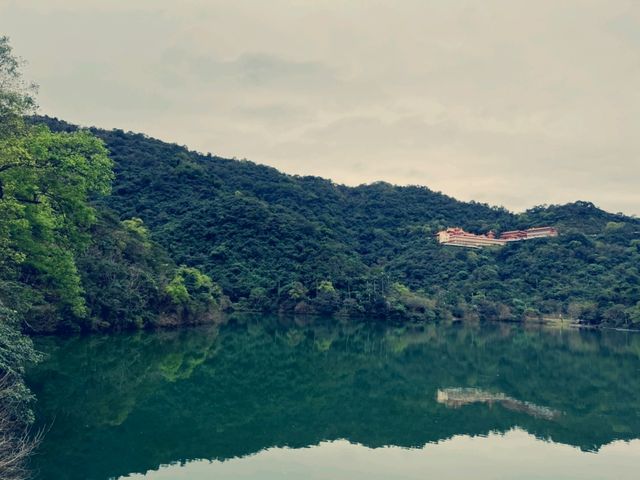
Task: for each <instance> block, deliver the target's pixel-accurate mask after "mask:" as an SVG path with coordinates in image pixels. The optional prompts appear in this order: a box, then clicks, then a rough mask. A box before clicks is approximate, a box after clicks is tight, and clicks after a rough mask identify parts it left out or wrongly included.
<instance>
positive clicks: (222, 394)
mask: <svg viewBox="0 0 640 480" xmlns="http://www.w3.org/2000/svg"><path fill="white" fill-rule="evenodd" d="M47 343H51V345H46V344H47ZM40 347H41V348H42V349H44V350H46V351H50V352H51V356H50V358H49V360H48V361H47V362H45V363H44V364H42V365H41V366H39V367H38V369H37V370H36V371H34V372H33V374H32V377H31V378H32V384H33V385H34V388H35V390H36V393H37V395H38V398H39V406H38V408H39V412H38V413H39V416H40V418H41V420H42V421H44V422H46V421H47V419H52V418H54V417H55V418H56V420H55V423H54V424H53V427H52V429H51V431H50V433H49V435H48V437H47V439H46V440H45V443H44V445H43V448H42V451H41V455H40V456H39V457H38V459H37V460H38V462H39V466H40V468H41V469H42V470H46V471H51V472H52V475H53V474H55V475H56V476H55V477H53V476H52V477H51V478H57V479H61V480H64V479H75V478H78V479H79V478H83V479H84V478H87V479H91V478H108V477H112V476H117V475H119V474H125V473H129V472H135V471H138V472H139V471H145V470H147V469H150V468H155V467H157V466H158V465H160V464H165V463H169V462H172V461H176V460H184V459H191V458H209V459H213V458H217V459H227V458H232V457H237V456H244V455H248V454H251V453H255V452H257V451H260V450H262V449H264V448H267V447H273V446H289V447H292V448H297V447H304V446H308V445H313V444H316V443H318V442H319V441H322V440H332V439H336V438H347V439H349V440H351V441H354V442H358V443H362V444H364V445H366V446H370V447H378V446H383V445H399V446H404V447H420V446H422V445H424V444H425V443H426V442H432V441H438V440H442V439H445V438H449V437H451V436H452V435H456V434H470V435H479V434H486V433H487V432H489V431H492V430H494V431H506V430H509V429H511V428H513V427H514V426H516V425H517V426H520V427H522V428H524V429H526V430H527V431H529V432H530V433H532V434H534V435H536V436H538V437H539V438H545V439H551V440H554V441H557V442H564V443H568V444H572V445H576V446H579V447H581V448H583V449H597V448H599V446H600V445H602V444H605V443H608V442H611V441H612V440H614V439H630V438H634V437H637V436H640V419H639V418H638V417H637V414H636V412H637V411H640V399H639V398H638V397H637V392H638V391H640V378H638V376H637V375H636V372H637V370H638V367H639V366H640V355H639V352H640V336H638V335H631V334H626V333H621V332H585V331H576V330H571V331H567V330H555V331H550V330H541V329H530V330H525V329H522V328H520V327H511V326H509V325H505V324H499V325H485V326H482V325H474V326H452V327H445V326H435V325H428V326H424V328H423V327H406V326H405V327H391V326H390V327H385V328H383V327H380V326H376V325H372V324H355V323H347V324H341V325H336V324H335V323H333V324H332V323H329V322H322V321H316V322H311V321H308V320H306V321H305V320H301V319H286V318H284V319H282V318H281V319H270V320H269V319H265V318H260V319H253V318H250V317H248V318H239V319H236V321H235V323H234V324H233V325H228V326H223V327H219V328H208V327H203V328H197V329H193V330H183V331H173V332H159V333H151V334H149V333H139V334H135V335H116V336H109V337H97V336H96V337H88V338H76V339H69V340H66V341H59V340H53V339H45V340H42V341H41V345H40ZM442 385H461V386H463V387H464V388H465V389H474V390H475V391H478V392H502V393H501V394H500V395H501V396H500V398H497V397H494V399H493V401H498V402H499V403H501V405H502V406H504V407H505V408H494V409H488V408H486V407H485V406H483V404H479V403H470V404H468V405H467V406H466V407H465V408H461V409H457V410H451V409H448V408H446V406H445V405H443V404H441V403H438V402H437V401H436V400H435V396H436V392H437V390H438V388H440V387H441V386H442ZM634 392H635V393H634ZM493 395H496V394H493ZM525 400H526V401H525ZM540 406H544V407H540ZM544 408H548V409H549V412H555V411H562V412H563V414H562V415H561V416H554V421H553V422H549V421H548V420H547V418H548V417H549V416H550V414H549V413H548V412H547V413H545V412H546V410H544ZM105 452H108V454H106V453H105ZM72 463H73V464H74V465H81V466H79V467H78V470H77V471H76V472H74V473H70V472H69V471H68V470H69V469H68V465H69V464H72ZM82 465H84V466H85V467H83V466H82Z"/></svg>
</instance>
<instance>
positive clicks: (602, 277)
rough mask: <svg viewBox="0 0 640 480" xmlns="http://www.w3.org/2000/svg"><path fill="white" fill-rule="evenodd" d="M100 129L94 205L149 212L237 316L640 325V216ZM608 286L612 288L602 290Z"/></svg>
mask: <svg viewBox="0 0 640 480" xmlns="http://www.w3.org/2000/svg"><path fill="white" fill-rule="evenodd" d="M36 121H39V122H44V123H46V124H47V125H48V126H49V127H50V128H52V129H53V130H65V131H70V130H74V129H76V127H74V126H72V125H70V124H68V123H66V122H63V121H60V120H58V119H52V118H47V117H41V118H39V119H36ZM90 131H91V132H92V133H93V134H95V135H97V136H98V137H100V138H101V139H102V140H103V141H105V143H106V145H107V147H108V149H109V150H110V152H111V157H112V158H113V160H114V162H115V173H116V180H115V182H114V185H113V192H112V194H111V195H110V196H108V197H104V198H101V199H98V200H97V205H99V206H101V207H102V208H107V209H112V210H114V211H115V212H117V214H118V215H119V216H120V217H121V219H125V218H131V217H136V218H141V219H142V220H143V221H144V223H145V225H147V226H148V228H149V229H150V232H151V236H152V238H153V239H154V240H156V241H157V242H158V243H160V244H161V245H162V246H163V247H164V248H165V249H167V251H168V252H169V254H170V256H171V257H172V258H173V259H174V260H175V261H176V262H177V263H178V264H185V265H189V266H195V267H197V268H200V269H202V270H203V271H204V272H206V273H207V274H208V275H210V276H211V277H212V278H213V279H214V280H215V281H217V282H219V283H220V285H221V287H222V289H223V290H224V292H225V293H226V294H227V295H229V297H230V298H231V300H232V301H233V302H234V303H235V304H236V308H240V309H250V310H262V311H281V312H287V311H291V312H297V313H321V314H343V315H360V314H363V315H373V316H382V317H389V316H391V317H394V316H399V317H404V316H409V317H416V318H427V319H429V318H431V319H434V318H440V319H452V318H453V319H456V318H499V319H522V318H529V317H536V316H537V317H541V316H562V315H566V316H569V317H574V318H579V319H580V320H583V321H586V322H589V323H602V322H605V318H604V314H605V312H606V311H610V312H611V311H612V310H611V309H612V308H613V309H615V311H617V312H618V313H620V312H624V314H620V315H619V317H620V318H618V320H616V321H614V322H613V323H615V324H622V325H626V324H628V323H629V322H631V318H634V319H635V318H636V315H637V314H636V311H637V310H638V307H637V306H636V305H635V302H637V299H638V298H640V294H639V293H638V291H639V290H638V283H637V279H638V278H640V277H639V276H638V275H639V273H638V270H637V267H635V266H634V263H633V262H634V261H635V256H636V255H637V253H638V252H637V248H638V247H637V245H636V244H634V243H633V241H634V240H636V239H637V238H638V235H637V234H636V232H637V231H638V230H640V220H638V219H636V218H634V217H631V216H625V215H621V214H614V213H609V212H606V211H604V210H602V209H599V208H597V207H596V206H595V205H594V204H593V203H591V202H587V201H577V202H572V203H569V204H565V205H551V206H536V207H532V208H531V209H529V210H526V211H525V212H522V213H512V212H509V211H508V210H506V209H505V208H503V207H495V206H493V207H492V206H489V205H487V204H484V203H478V202H462V201H459V200H456V199H454V198H452V197H449V196H447V195H445V194H442V193H440V192H434V191H432V190H430V189H429V188H427V187H421V186H394V185H391V184H389V183H386V182H374V183H371V184H363V185H360V186H357V187H350V186H345V185H341V184H337V183H335V182H333V181H331V180H327V179H323V178H320V177H314V176H299V175H287V174H285V173H281V172H279V171H278V170H277V169H275V168H273V167H270V166H266V165H259V164H256V163H254V162H250V161H247V160H234V159H225V158H221V157H217V156H215V155H211V154H201V153H198V152H194V151H191V150H188V149H187V148H186V147H181V146H179V145H176V144H169V143H166V142H163V141H161V140H157V139H153V138H150V137H148V136H146V135H144V134H139V133H130V132H124V131H122V130H102V129H97V128H90ZM543 225H549V226H555V227H557V228H558V229H559V230H560V237H559V238H558V239H548V240H536V241H534V242H527V245H509V246H506V247H504V248H503V249H502V250H498V251H496V250H493V249H491V250H483V251H475V252H472V251H453V250H451V249H450V247H442V246H439V245H437V244H436V242H435V240H434V239H433V234H434V233H435V232H437V231H438V230H439V229H442V228H446V227H450V226H459V227H462V228H464V229H466V230H468V231H471V232H477V233H483V232H487V231H489V230H494V231H498V232H499V231H504V230H511V229H520V228H526V227H532V226H543ZM571 242H574V243H571ZM576 242H577V243H576ZM579 246H581V248H582V250H581V248H580V247H579ZM583 250H584V251H583ZM577 255H581V257H578V256H577ZM600 264H604V265H600ZM618 270H619V271H621V272H622V271H624V274H621V276H620V275H619V278H625V279H631V281H630V282H627V284H625V285H617V284H618V283H620V281H619V280H615V278H613V277H611V276H609V275H607V271H608V272H609V273H611V272H612V271H615V272H617V271H618ZM609 284H613V285H614V286H613V287H612V290H611V292H609V293H608V294H606V295H603V294H602V293H598V292H597V291H596V289H597V287H598V286H602V285H609ZM541 285H544V286H545V288H547V289H550V292H547V293H543V292H541V288H542V287H541ZM634 300H635V302H634ZM611 315H613V313H611ZM634 322H635V320H634Z"/></svg>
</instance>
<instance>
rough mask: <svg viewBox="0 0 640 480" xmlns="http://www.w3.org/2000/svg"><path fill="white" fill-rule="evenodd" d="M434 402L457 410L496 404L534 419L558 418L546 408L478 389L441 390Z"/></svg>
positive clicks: (557, 414)
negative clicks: (475, 405) (471, 405)
mask: <svg viewBox="0 0 640 480" xmlns="http://www.w3.org/2000/svg"><path fill="white" fill-rule="evenodd" d="M436 401H437V402H438V403H442V404H444V405H446V406H447V407H452V408H459V407H462V406H463V405H469V404H471V403H486V404H488V405H490V406H491V405H493V404H494V403H498V404H500V405H502V406H503V407H504V408H507V409H509V410H513V411H514V412H522V413H526V414H527V415H531V416H532V417H535V418H543V419H545V420H553V419H555V418H557V417H558V416H560V412H559V411H557V410H553V409H551V408H548V407H542V406H540V405H536V404H535V403H531V402H524V401H522V400H516V399H515V398H512V397H509V396H508V395H505V394H504V393H492V392H487V391H485V390H481V389H479V388H443V389H438V391H437V392H436Z"/></svg>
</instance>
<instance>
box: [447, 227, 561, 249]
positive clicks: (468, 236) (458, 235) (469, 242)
mask: <svg viewBox="0 0 640 480" xmlns="http://www.w3.org/2000/svg"><path fill="white" fill-rule="evenodd" d="M436 236H437V238H438V242H439V243H440V244H441V245H452V246H457V247H468V248H482V247H490V246H500V245H505V244H506V243H509V242H518V241H522V240H532V239H535V238H545V237H557V236H558V230H556V229H555V228H553V227H535V228H529V229H527V230H511V231H508V232H503V233H502V234H501V235H500V236H499V237H497V238H496V236H495V234H494V233H493V232H489V233H487V234H486V235H476V234H475V233H469V232H465V231H464V230H463V229H461V228H458V227H454V228H447V229H446V230H442V231H440V232H438V233H437V234H436Z"/></svg>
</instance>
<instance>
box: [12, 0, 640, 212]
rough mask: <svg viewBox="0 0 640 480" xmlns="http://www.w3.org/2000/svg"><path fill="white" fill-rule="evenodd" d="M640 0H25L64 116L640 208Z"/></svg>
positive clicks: (444, 185) (495, 193)
mask: <svg viewBox="0 0 640 480" xmlns="http://www.w3.org/2000/svg"><path fill="white" fill-rule="evenodd" d="M639 27H640V5H639V4H638V3H637V2H636V1H634V0H614V1H609V2H602V1H598V0H566V1H563V2H527V1H524V0H523V1H520V0H515V1H514V0H509V1H507V0H488V1H486V2H483V4H482V5H481V6H480V5H479V4H478V3H477V2H475V1H470V0H453V1H452V0H447V1H445V0H442V1H432V2H424V1H420V0H406V1H403V2H401V3H398V2H391V1H387V0H369V1H367V2H301V1H299V0H273V1H272V2H249V1H234V2H232V1H225V0H210V1H209V0H207V1H205V0H185V1H184V2H180V3H176V2H173V1H169V0H140V1H136V2H127V1H124V0H114V1H113V2H83V1H80V0H51V1H50V2H39V1H36V0H20V1H19V2H17V1H13V2H5V3H4V4H3V6H0V28H2V29H3V30H4V31H6V33H8V34H10V35H11V36H12V37H13V41H14V45H15V48H16V50H17V51H18V52H20V54H22V55H23V56H25V57H26V58H28V60H29V61H30V68H29V74H30V75H31V77H33V79H35V80H36V81H38V82H39V83H40V84H41V85H42V88H41V97H40V103H41V105H42V106H43V110H44V111H45V112H47V113H51V114H54V115H58V116H61V117H64V118H67V119H69V120H71V121H78V122H80V123H83V124H96V125H99V126H105V127H119V128H124V129H131V130H138V131H143V132H145V133H148V134H150V135H154V136H157V137H160V138H163V139H166V140H169V141H176V142H178V143H181V144H187V145H189V146H191V147H193V148H197V149H199V150H202V151H211V152H214V153H217V154H221V155H226V156H237V157H247V158H251V159H252V160H255V161H258V162H262V163H267V164H270V165H273V166H275V167H277V168H280V169H282V170H284V171H287V172H290V173H298V174H313V175H322V176H327V177H331V178H333V179H334V180H335V181H338V182H346V183H349V184H359V183H362V182H369V181H374V180H385V181H389V182H394V183H400V184H409V183H412V184H415V183H422V184H426V185H428V186H429V187H431V188H434V189H436V190H442V191H444V192H445V193H449V194H452V195H454V196H457V197H459V198H462V199H466V200H470V199H476V200H481V201H486V202H489V203H493V204H504V205H505V206H507V207H509V208H513V209H524V208H527V207H529V206H531V205H534V204H539V203H554V202H566V201H572V200H576V199H586V200H592V201H594V202H595V203H597V204H599V205H601V206H602V207H605V208H607V209H609V210H613V211H619V210H621V211H624V212H627V213H635V214H640V198H639V194H638V193H637V192H638V189H637V186H636V184H637V182H638V179H640V136H638V135H637V127H636V123H637V119H638V118H639V117H640V90H639V89H638V85H640V53H639V52H640V50H639V49H638V45H639V42H640V36H639V34H638V32H639V31H640V28H639Z"/></svg>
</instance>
